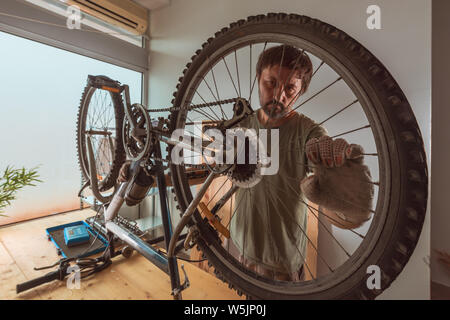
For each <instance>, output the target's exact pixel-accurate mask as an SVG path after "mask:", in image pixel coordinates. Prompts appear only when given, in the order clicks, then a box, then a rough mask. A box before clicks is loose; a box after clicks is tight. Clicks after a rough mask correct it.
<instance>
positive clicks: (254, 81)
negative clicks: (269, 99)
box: [248, 41, 267, 103]
mask: <svg viewBox="0 0 450 320" xmlns="http://www.w3.org/2000/svg"><path fill="white" fill-rule="evenodd" d="M266 46H267V41H266V42H265V43H264V48H263V50H262V52H264V50H266ZM250 48H251V47H250ZM251 57H252V55H251V54H250V68H251V67H252V65H251ZM257 76H258V75H257V72H255V79H254V80H253V85H251V89H250V96H249V98H248V101H249V102H250V103H251V101H252V92H253V88H254V87H255V83H256V79H257ZM250 79H251V78H250ZM250 81H251V80H250Z"/></svg>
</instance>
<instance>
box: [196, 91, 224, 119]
mask: <svg viewBox="0 0 450 320" xmlns="http://www.w3.org/2000/svg"><path fill="white" fill-rule="evenodd" d="M195 93H197V95H198V96H199V97H200V99H202V101H203V102H204V103H205V104H207V102H206V100H205V99H203V97H202V96H201V95H200V93H199V92H198V91H197V90H195ZM208 109H209V110H211V112H212V113H214V115H215V116H216V119H215V120H220V117H219V116H218V115H217V114H216V113H215V112H214V111H213V110H212V109H211V107H210V106H208ZM194 110H198V109H194ZM211 120H213V119H211Z"/></svg>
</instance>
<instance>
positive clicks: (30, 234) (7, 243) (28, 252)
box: [0, 209, 243, 300]
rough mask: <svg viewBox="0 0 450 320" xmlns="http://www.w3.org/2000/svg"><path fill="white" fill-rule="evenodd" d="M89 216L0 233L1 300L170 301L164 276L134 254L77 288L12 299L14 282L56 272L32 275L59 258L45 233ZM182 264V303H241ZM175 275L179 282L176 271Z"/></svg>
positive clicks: (61, 217)
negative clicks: (186, 285)
mask: <svg viewBox="0 0 450 320" xmlns="http://www.w3.org/2000/svg"><path fill="white" fill-rule="evenodd" d="M94 214H95V213H94V211H92V210H90V209H85V210H81V211H74V212H69V213H64V214H58V215H54V216H50V217H46V218H41V219H36V220H32V221H28V222H23V223H19V224H16V225H11V226H7V227H3V228H0V300H5V299H55V300H63V299H69V300H83V299H85V300H98V299H104V300H113V299H125V300H127V299H128V300H131V299H132V300H145V299H151V300H154V299H157V300H166V299H172V296H171V295H170V291H171V288H170V279H169V276H168V275H167V274H165V273H164V272H162V271H161V270H159V269H158V268H157V267H156V266H154V265H153V264H152V263H150V262H149V261H147V260H146V259H145V258H143V257H142V256H141V255H139V254H137V253H134V254H133V256H132V257H131V258H129V259H125V258H123V257H122V256H118V257H116V258H114V259H113V264H112V265H111V266H110V267H108V268H107V269H105V270H103V271H101V272H99V273H97V274H95V275H93V276H92V277H89V278H86V279H82V280H81V286H80V287H81V288H80V289H68V288H67V286H66V281H58V280H56V281H53V282H51V283H47V284H44V285H41V286H39V287H36V288H34V289H32V290H29V291H25V292H23V293H21V294H16V292H15V288H16V284H17V283H21V282H24V281H27V280H31V279H33V278H36V277H39V276H42V275H44V274H46V273H48V272H50V271H53V270H55V269H54V268H53V269H48V270H42V271H35V270H33V267H39V266H46V265H49V264H53V263H54V262H56V261H58V260H59V259H60V257H59V256H58V255H57V253H56V249H55V246H54V245H53V243H51V242H49V241H48V240H47V237H46V234H45V229H46V228H49V227H53V226H58V225H61V224H64V223H69V222H74V221H79V220H84V219H86V218H87V217H90V216H93V215H94ZM182 263H183V264H184V266H185V270H186V272H187V274H188V277H189V280H190V283H191V286H190V287H189V288H188V289H186V290H185V291H183V299H189V300H213V299H224V300H235V299H243V298H242V297H239V296H238V295H237V294H236V292H235V291H233V290H230V289H229V288H228V286H227V285H226V284H225V283H223V282H222V281H220V280H218V279H216V278H215V277H214V276H212V275H211V274H209V273H207V272H205V271H203V270H201V269H199V268H197V267H196V266H194V265H191V264H189V263H188V262H184V261H179V263H178V264H179V265H181V264H182ZM180 276H181V281H183V280H184V277H183V274H182V272H181V269H180ZM66 279H67V278H66Z"/></svg>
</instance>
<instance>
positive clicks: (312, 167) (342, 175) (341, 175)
mask: <svg viewBox="0 0 450 320" xmlns="http://www.w3.org/2000/svg"><path fill="white" fill-rule="evenodd" d="M296 163H297V164H299V165H301V166H304V167H307V168H310V169H316V168H317V167H316V166H312V165H310V164H305V163H302V162H296ZM334 174H336V175H338V176H340V177H346V178H353V179H354V180H355V181H360V182H364V183H368V184H373V185H375V186H380V183H379V182H377V181H371V180H362V179H356V178H354V177H352V176H351V175H348V174H342V173H340V172H338V173H334ZM287 178H289V179H294V180H297V179H296V178H292V177H287Z"/></svg>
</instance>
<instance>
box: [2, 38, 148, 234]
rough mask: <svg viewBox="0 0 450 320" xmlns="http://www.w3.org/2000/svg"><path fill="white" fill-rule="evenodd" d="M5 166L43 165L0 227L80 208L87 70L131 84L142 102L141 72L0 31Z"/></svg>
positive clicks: (135, 97)
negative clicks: (79, 126)
mask: <svg viewBox="0 0 450 320" xmlns="http://www.w3.org/2000/svg"><path fill="white" fill-rule="evenodd" d="M0 42H1V43H2V52H1V53H0V74H1V78H0V88H1V89H0V92H1V101H2V102H1V103H0V145H1V147H2V149H1V150H2V151H1V155H2V156H1V157H0V170H1V171H3V170H4V169H5V168H6V166H7V165H13V166H14V167H15V168H20V167H22V166H23V167H26V168H32V167H35V166H39V169H38V172H39V175H40V179H41V180H43V182H42V183H38V184H37V186H36V187H25V188H24V189H22V190H19V192H18V193H17V200H15V201H14V202H13V203H12V205H11V206H10V207H8V208H6V212H5V214H6V215H8V216H9V217H8V218H4V217H1V218H0V225H3V224H8V223H12V222H17V221H21V220H27V219H31V218H35V217H40V216H45V215H49V214H53V213H58V212H64V211H68V210H73V209H77V208H80V201H79V198H78V197H77V194H78V191H79V187H81V174H80V170H79V167H78V162H77V154H76V134H75V133H76V119H77V112H78V107H79V103H80V98H81V94H82V91H83V88H84V86H85V84H86V79H87V76H88V74H92V75H106V76H108V77H110V78H112V79H115V80H118V81H120V82H121V83H125V84H128V85H129V86H130V94H131V101H132V102H133V103H134V102H141V87H142V73H139V72H136V71H132V70H129V69H125V68H122V67H118V66H115V65H112V64H109V63H105V62H102V61H99V60H95V59H92V58H88V57H85V56H81V55H78V54H75V53H71V52H68V51H64V50H61V49H57V48H54V47H51V46H47V45H44V44H41V43H38V42H35V41H31V40H27V39H24V38H20V37H17V36H13V35H10V34H7V33H3V32H0Z"/></svg>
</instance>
